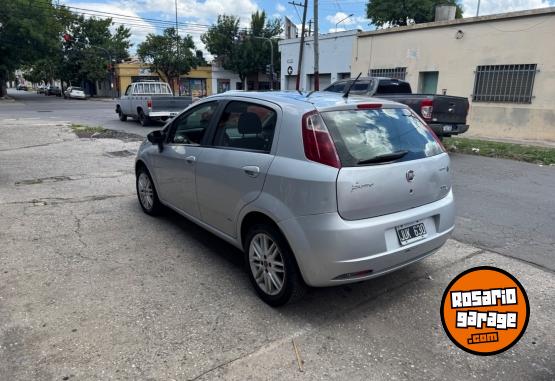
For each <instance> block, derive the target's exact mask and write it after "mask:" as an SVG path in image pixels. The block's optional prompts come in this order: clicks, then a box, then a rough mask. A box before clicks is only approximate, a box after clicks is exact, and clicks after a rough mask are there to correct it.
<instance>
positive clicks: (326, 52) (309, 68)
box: [279, 30, 358, 91]
mask: <svg viewBox="0 0 555 381" xmlns="http://www.w3.org/2000/svg"><path fill="white" fill-rule="evenodd" d="M357 32H358V31H357V30H349V31H345V32H338V33H328V34H322V35H320V36H319V37H320V38H319V46H320V62H319V64H320V89H322V88H324V87H326V86H328V85H329V84H331V83H332V82H335V81H336V80H338V79H343V78H349V77H350V75H351V61H352V57H353V46H354V41H355V40H356V35H357ZM300 43H301V39H300V38H291V39H286V40H281V41H279V51H280V53H281V88H282V89H284V90H295V85H296V81H297V69H298V62H299V46H300ZM313 73H314V36H309V37H306V38H305V47H304V50H303V60H302V67H301V78H300V89H301V90H303V91H310V90H314V75H313Z"/></svg>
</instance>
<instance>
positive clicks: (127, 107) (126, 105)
mask: <svg viewBox="0 0 555 381" xmlns="http://www.w3.org/2000/svg"><path fill="white" fill-rule="evenodd" d="M132 88H133V85H132V84H131V85H129V86H127V89H125V94H123V95H122V96H121V97H120V104H119V106H120V108H121V111H122V112H123V113H124V114H125V115H131V94H132Z"/></svg>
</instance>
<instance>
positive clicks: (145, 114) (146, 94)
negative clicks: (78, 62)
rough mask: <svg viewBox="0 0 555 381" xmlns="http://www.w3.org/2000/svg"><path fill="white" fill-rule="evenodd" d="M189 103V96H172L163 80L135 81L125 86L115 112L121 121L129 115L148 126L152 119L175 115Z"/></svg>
mask: <svg viewBox="0 0 555 381" xmlns="http://www.w3.org/2000/svg"><path fill="white" fill-rule="evenodd" d="M191 103H192V98H191V97H174V96H173V93H172V91H171V88H170V86H169V85H168V84H167V83H165V82H154V81H152V82H136V83H132V84H131V85H129V86H127V89H126V90H125V94H124V95H122V96H121V97H120V99H119V100H118V102H117V104H116V113H117V114H118V115H119V120H121V121H122V122H124V121H126V120H127V117H128V116H131V117H133V118H135V119H137V120H139V122H140V123H141V125H143V126H148V125H149V124H150V123H151V121H152V120H162V121H165V120H167V119H169V118H172V117H174V116H176V115H177V114H179V113H180V112H181V111H183V110H184V109H185V108H186V107H187V106H189V105H190V104H191Z"/></svg>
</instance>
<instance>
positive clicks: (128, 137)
mask: <svg viewBox="0 0 555 381" xmlns="http://www.w3.org/2000/svg"><path fill="white" fill-rule="evenodd" d="M70 127H71V129H72V130H73V132H74V133H75V135H77V136H78V137H79V138H81V139H119V140H122V141H125V142H141V141H143V140H144V137H142V136H141V135H137V134H132V133H129V132H124V131H115V130H108V129H106V128H102V127H89V126H83V125H79V124H72V125H71V126H70Z"/></svg>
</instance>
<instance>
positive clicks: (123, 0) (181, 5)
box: [56, 0, 555, 59]
mask: <svg viewBox="0 0 555 381" xmlns="http://www.w3.org/2000/svg"><path fill="white" fill-rule="evenodd" d="M56 1H57V2H58V3H59V4H63V5H67V6H70V7H73V8H72V11H74V12H78V13H83V14H84V15H85V16H87V17H88V16H92V15H96V16H98V17H106V16H108V14H112V17H113V21H114V22H115V23H117V24H120V23H121V24H124V25H126V26H127V27H129V28H130V29H131V32H132V38H131V42H132V43H133V45H134V46H133V47H132V49H131V51H132V52H134V50H135V48H136V46H137V45H138V44H139V43H140V42H142V41H143V40H144V39H145V37H146V35H147V34H148V33H160V32H161V31H162V30H163V29H164V27H169V26H174V25H175V1H176V0H56ZM289 1H290V0H177V18H178V22H179V25H180V33H183V34H185V33H187V34H190V35H191V36H192V37H193V40H194V41H195V44H196V46H197V48H198V49H201V50H205V48H204V46H203V44H202V42H201V41H200V36H201V34H202V33H204V32H206V30H207V28H208V27H209V26H210V25H212V24H213V23H215V22H216V20H217V17H218V15H219V14H228V15H229V14H230V15H235V16H238V17H240V19H241V24H242V26H244V27H246V26H248V22H249V19H250V15H251V13H253V12H255V11H256V10H264V11H266V14H267V15H269V16H270V17H277V18H281V19H283V18H284V17H288V18H289V19H290V20H291V21H292V22H293V23H295V24H298V25H299V27H300V24H301V17H302V7H298V6H293V5H291V4H290V3H289ZM294 2H295V3H303V2H304V1H303V0H295V1H294ZM313 3H314V1H313V0H309V7H308V12H307V22H308V20H311V19H313V8H312V6H313ZM366 3H367V0H319V17H318V20H319V23H320V33H329V32H334V31H336V30H337V31H342V30H348V29H362V30H373V29H375V27H374V26H373V25H371V24H370V22H369V20H367V19H366V18H365V14H366V11H365V9H366ZM460 3H461V4H462V6H463V9H464V17H472V16H475V15H476V6H477V3H478V0H462V1H460ZM554 5H555V0H481V2H480V15H487V14H494V13H504V12H512V11H518V10H525V9H535V8H543V7H549V6H554ZM116 14H117V15H116ZM351 15H352V16H351ZM338 22H340V23H339V24H337V23H338ZM206 56H207V58H208V59H210V56H209V55H206Z"/></svg>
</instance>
